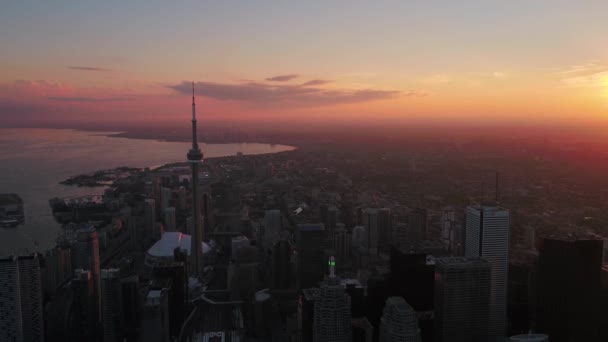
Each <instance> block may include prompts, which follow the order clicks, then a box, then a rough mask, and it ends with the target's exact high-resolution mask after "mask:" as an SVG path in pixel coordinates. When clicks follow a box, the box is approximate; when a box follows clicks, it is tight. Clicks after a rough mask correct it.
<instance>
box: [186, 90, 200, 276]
mask: <svg viewBox="0 0 608 342" xmlns="http://www.w3.org/2000/svg"><path fill="white" fill-rule="evenodd" d="M201 159H203V153H202V152H201V150H200V149H199V147H198V142H197V138H196V104H195V103H194V82H192V148H191V149H190V151H188V161H189V162H190V166H191V168H192V184H191V187H192V217H193V218H194V223H193V229H192V239H191V243H192V246H191V247H190V259H191V260H190V274H191V275H192V276H193V277H195V278H199V279H200V278H201V277H202V276H203V253H202V251H201V243H202V241H203V227H201V206H200V198H199V195H200V194H199V184H198V183H199V181H198V172H199V166H200V163H201Z"/></svg>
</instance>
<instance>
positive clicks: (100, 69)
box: [66, 66, 113, 72]
mask: <svg viewBox="0 0 608 342" xmlns="http://www.w3.org/2000/svg"><path fill="white" fill-rule="evenodd" d="M66 68H68V69H72V70H81V71H104V72H107V71H113V70H112V69H106V68H98V67H87V66H66Z"/></svg>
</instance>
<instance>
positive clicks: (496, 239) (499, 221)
mask: <svg viewBox="0 0 608 342" xmlns="http://www.w3.org/2000/svg"><path fill="white" fill-rule="evenodd" d="M509 228H510V215H509V211H508V210H507V209H504V208H500V207H493V206H480V207H468V208H467V212H466V229H465V256H467V257H477V256H480V257H483V258H484V259H486V260H488V261H489V262H490V264H491V268H492V274H491V277H492V287H491V297H490V323H489V331H488V334H489V339H490V340H492V341H494V340H498V339H503V338H504V337H505V334H506V320H507V283H508V276H509V238H510V236H509V235H510V234H509V233H510V232H509Z"/></svg>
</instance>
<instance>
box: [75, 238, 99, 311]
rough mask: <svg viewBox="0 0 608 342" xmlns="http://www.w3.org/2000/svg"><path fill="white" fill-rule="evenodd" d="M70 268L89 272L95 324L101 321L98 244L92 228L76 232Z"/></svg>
mask: <svg viewBox="0 0 608 342" xmlns="http://www.w3.org/2000/svg"><path fill="white" fill-rule="evenodd" d="M73 248H74V253H72V266H73V267H74V268H75V269H83V270H88V271H90V272H91V278H92V279H91V281H92V282H93V292H94V296H95V303H94V304H93V305H94V306H95V310H94V311H95V313H96V315H97V316H96V317H95V320H96V322H99V321H100V320H101V276H100V268H99V242H98V240H97V231H96V230H95V228H93V227H88V228H83V229H80V230H79V231H78V232H77V241H76V243H75V244H74V246H73Z"/></svg>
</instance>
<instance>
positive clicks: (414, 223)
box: [407, 208, 428, 242]
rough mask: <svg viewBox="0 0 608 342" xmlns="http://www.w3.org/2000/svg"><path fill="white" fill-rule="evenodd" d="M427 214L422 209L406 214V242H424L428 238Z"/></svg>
mask: <svg viewBox="0 0 608 342" xmlns="http://www.w3.org/2000/svg"><path fill="white" fill-rule="evenodd" d="M427 230H428V213H427V210H426V209H424V208H417V209H413V210H410V211H409V212H408V213H407V232H408V234H407V235H408V241H409V242H411V241H417V240H425V239H427V238H428V236H427V235H428V232H427Z"/></svg>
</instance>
